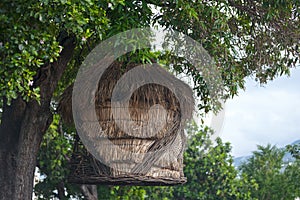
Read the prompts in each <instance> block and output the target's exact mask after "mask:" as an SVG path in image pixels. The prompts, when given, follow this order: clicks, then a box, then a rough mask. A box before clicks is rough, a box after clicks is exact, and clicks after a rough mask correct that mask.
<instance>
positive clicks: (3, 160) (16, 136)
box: [0, 37, 75, 200]
mask: <svg viewBox="0 0 300 200" xmlns="http://www.w3.org/2000/svg"><path fill="white" fill-rule="evenodd" d="M62 41H63V42H62ZM62 41H61V45H62V46H63V47H64V48H63V51H62V52H61V55H60V57H59V59H58V60H57V61H56V62H54V63H51V64H48V65H45V66H43V67H41V68H40V69H39V71H38V73H37V76H36V77H35V80H34V86H35V87H40V95H41V100H40V103H38V102H37V101H36V100H30V101H29V102H24V101H23V100H22V99H21V98H18V99H16V100H14V101H13V102H12V104H11V105H10V106H7V105H4V108H3V114H2V119H1V120H2V121H1V124H0V138H1V139H0V200H12V199H13V200H31V198H32V191H33V180H34V170H35V166H36V157H37V154H38V150H39V147H40V144H41V141H42V138H43V135H44V134H45V132H46V130H47V129H48V127H49V125H50V123H51V122H52V113H51V112H50V102H51V98H52V95H53V92H54V90H55V88H56V86H57V83H58V81H59V80H60V78H61V76H62V74H63V72H64V70H65V69H66V67H67V64H68V62H69V61H70V59H71V58H72V55H73V51H74V48H75V44H74V39H73V38H71V37H65V38H64V39H63V40H62Z"/></svg>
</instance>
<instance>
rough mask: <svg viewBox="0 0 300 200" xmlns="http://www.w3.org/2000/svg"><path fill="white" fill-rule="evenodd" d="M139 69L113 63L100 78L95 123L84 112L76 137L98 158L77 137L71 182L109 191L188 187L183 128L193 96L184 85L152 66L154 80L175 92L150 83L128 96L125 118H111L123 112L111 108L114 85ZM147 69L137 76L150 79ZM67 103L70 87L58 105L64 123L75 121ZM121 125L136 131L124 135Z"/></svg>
mask: <svg viewBox="0 0 300 200" xmlns="http://www.w3.org/2000/svg"><path fill="white" fill-rule="evenodd" d="M137 65H138V64H133V63H131V64H125V63H123V62H117V61H115V62H113V64H111V65H110V66H109V67H108V69H106V71H105V72H104V74H103V75H102V76H101V78H100V80H99V83H98V90H97V92H96V93H95V108H94V109H95V111H96V114H97V121H96V122H95V121H90V120H89V119H90V117H89V114H90V110H89V109H86V110H84V112H83V114H82V116H81V124H80V128H78V127H77V131H80V132H81V133H84V134H87V135H88V138H89V140H90V141H92V142H93V143H94V144H95V146H94V147H95V149H96V153H97V155H99V156H100V158H99V157H97V158H95V156H93V155H92V154H91V153H90V152H89V151H87V149H86V148H85V146H84V145H83V144H82V142H81V141H80V139H79V137H77V138H76V145H75V148H74V152H73V156H72V159H71V163H70V175H69V181H70V182H73V183H83V184H108V185H175V184H182V183H185V182H186V178H185V177H184V174H183V150H184V144H185V135H184V132H183V128H184V123H186V121H187V120H188V119H190V118H191V116H192V112H193V108H194V101H193V98H192V90H191V89H190V88H189V86H188V85H186V84H185V83H183V82H182V81H180V80H179V79H177V78H176V77H175V76H173V75H171V74H170V73H169V72H167V71H166V70H164V69H163V68H162V67H160V66H159V65H157V64H155V65H154V66H152V67H154V69H155V76H156V77H158V78H160V79H163V80H164V81H166V82H168V84H169V85H172V86H173V87H172V88H175V90H176V91H174V90H173V91H172V89H170V88H168V87H166V86H163V85H161V84H156V83H155V80H153V82H154V83H150V84H144V85H143V86H141V87H139V88H138V89H136V90H135V91H134V92H133V93H132V94H131V96H130V100H129V104H128V112H129V114H128V115H125V116H122V115H119V116H116V115H113V113H112V112H113V109H115V110H118V109H120V108H119V107H122V104H118V103H115V104H112V94H113V90H114V88H115V87H116V84H117V82H118V80H119V79H120V78H121V77H122V76H123V75H124V74H125V73H126V72H128V71H130V70H131V69H133V68H135V67H136V66H137ZM146 69H147V68H145V70H144V71H143V72H141V74H139V76H141V77H146V76H149V73H150V71H147V70H146ZM151 73H153V70H152V71H151ZM152 75H153V74H152ZM130 81H131V83H129V84H130V85H134V84H135V79H134V77H132V79H131V80H130ZM83 90H84V88H83ZM175 94H176V95H175ZM123 95H124V94H122V92H120V94H118V97H117V98H120V99H122V98H123V97H124V96H123ZM71 98H72V87H69V88H68V89H67V90H66V92H65V93H64V95H63V96H62V99H61V101H60V105H59V112H60V113H61V115H62V117H63V120H64V121H65V122H67V123H72V120H73V119H72V108H71V106H70V105H71V102H72V101H71ZM121 109H122V108H121ZM128 121H129V122H130V123H127V122H128ZM122 123H125V126H126V127H128V126H134V127H129V129H128V130H136V129H138V131H136V132H135V133H134V134H132V133H128V130H127V131H126V130H124V129H123V128H120V124H122ZM126 123H127V124H126ZM94 125H97V126H96V127H98V128H99V127H100V128H101V130H97V131H96V134H95V131H94V132H93V133H91V132H90V131H89V130H91V129H93V127H95V126H94ZM135 127H137V128H136V129H135ZM143 127H147V128H146V129H145V128H143ZM157 127H158V128H157ZM78 129H79V130H78ZM116 147H117V149H119V150H116Z"/></svg>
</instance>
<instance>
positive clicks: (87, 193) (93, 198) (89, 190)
mask: <svg viewBox="0 0 300 200" xmlns="http://www.w3.org/2000/svg"><path fill="white" fill-rule="evenodd" d="M80 189H81V191H82V194H83V195H84V197H85V199H87V200H98V192H97V186H96V185H81V186H80Z"/></svg>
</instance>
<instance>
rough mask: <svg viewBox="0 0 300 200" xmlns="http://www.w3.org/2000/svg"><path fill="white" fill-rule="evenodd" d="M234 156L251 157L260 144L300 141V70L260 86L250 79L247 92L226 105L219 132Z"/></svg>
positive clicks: (279, 145) (247, 83) (282, 144)
mask: <svg viewBox="0 0 300 200" xmlns="http://www.w3.org/2000/svg"><path fill="white" fill-rule="evenodd" d="M219 136H220V137H221V138H222V139H223V141H224V142H225V141H228V142H230V143H231V144H232V147H233V149H232V155H233V156H235V157H239V156H246V155H251V152H252V151H255V150H256V146H257V144H259V145H267V144H268V143H270V144H272V145H277V146H278V147H283V146H285V145H287V144H289V143H292V142H294V141H296V140H299V139H300V68H299V67H298V69H292V70H291V76H290V77H287V76H282V77H278V78H277V79H275V80H274V81H271V82H269V83H268V84H267V85H264V86H260V85H259V84H258V83H257V82H255V81H254V80H251V79H248V80H247V82H246V90H245V91H243V90H241V91H240V92H239V95H238V96H236V97H234V98H233V99H230V100H228V101H227V102H226V103H225V109H224V121H223V125H222V128H221V131H220V133H219Z"/></svg>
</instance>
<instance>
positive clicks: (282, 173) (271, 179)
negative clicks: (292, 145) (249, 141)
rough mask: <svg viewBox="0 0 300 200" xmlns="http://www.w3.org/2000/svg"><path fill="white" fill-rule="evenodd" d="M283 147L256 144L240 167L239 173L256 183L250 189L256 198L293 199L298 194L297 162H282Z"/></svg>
mask: <svg viewBox="0 0 300 200" xmlns="http://www.w3.org/2000/svg"><path fill="white" fill-rule="evenodd" d="M285 152H286V150H285V149H279V148H277V147H276V146H271V145H270V144H269V145H267V146H266V147H264V146H258V150H257V151H255V152H253V156H252V157H251V158H250V159H249V161H248V162H246V163H244V164H242V166H241V167H240V170H241V173H242V174H244V175H246V176H247V177H248V178H251V179H254V180H255V181H256V183H257V184H258V188H257V189H256V190H251V193H252V195H253V197H254V198H257V199H291V200H293V199H295V198H296V197H298V196H299V173H300V171H299V162H295V163H284V162H283V156H284V154H285Z"/></svg>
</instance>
